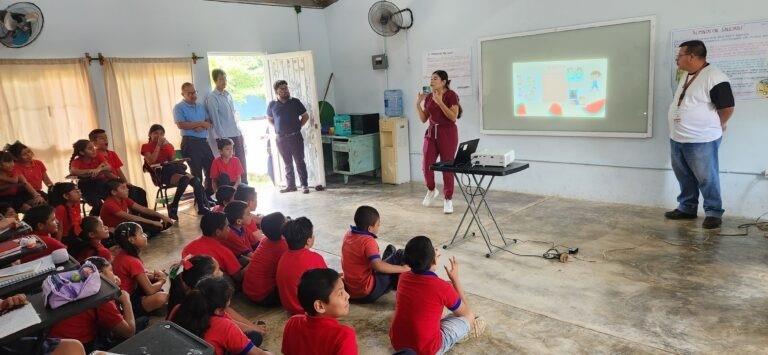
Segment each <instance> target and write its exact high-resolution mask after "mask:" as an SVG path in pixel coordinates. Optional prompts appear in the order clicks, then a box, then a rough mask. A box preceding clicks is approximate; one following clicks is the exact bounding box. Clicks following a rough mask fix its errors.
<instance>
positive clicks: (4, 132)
mask: <svg viewBox="0 0 768 355" xmlns="http://www.w3.org/2000/svg"><path fill="white" fill-rule="evenodd" d="M97 126H98V119H97V117H96V105H95V101H94V97H93V90H92V88H91V84H90V80H89V77H88V65H87V63H86V62H85V59H0V127H2V129H0V143H2V144H6V143H12V142H15V141H16V140H19V141H21V142H22V143H24V144H26V145H27V146H28V147H30V149H32V151H33V152H34V153H35V155H36V158H37V159H39V160H41V161H43V163H45V166H46V168H47V169H48V175H49V176H50V177H51V180H53V181H54V182H55V181H63V180H64V177H65V176H67V175H68V174H69V159H70V157H71V156H72V143H74V142H75V141H76V140H78V139H81V138H87V136H88V132H90V131H91V130H92V129H94V128H96V127H97Z"/></svg>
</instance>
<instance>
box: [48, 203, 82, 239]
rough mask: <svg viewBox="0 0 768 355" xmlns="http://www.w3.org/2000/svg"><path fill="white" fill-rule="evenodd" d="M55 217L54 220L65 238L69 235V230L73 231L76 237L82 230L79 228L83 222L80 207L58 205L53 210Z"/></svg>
mask: <svg viewBox="0 0 768 355" xmlns="http://www.w3.org/2000/svg"><path fill="white" fill-rule="evenodd" d="M53 213H54V214H55V215H56V219H57V220H58V221H59V224H60V225H61V230H63V231H64V235H63V236H62V238H63V237H65V236H67V234H68V233H69V231H70V230H74V232H75V234H76V235H79V234H80V232H81V231H82V228H81V227H80V223H81V222H82V221H83V215H82V213H81V212H80V206H79V205H76V206H71V205H70V206H67V205H66V204H65V205H58V206H56V208H55V209H54V212H53Z"/></svg>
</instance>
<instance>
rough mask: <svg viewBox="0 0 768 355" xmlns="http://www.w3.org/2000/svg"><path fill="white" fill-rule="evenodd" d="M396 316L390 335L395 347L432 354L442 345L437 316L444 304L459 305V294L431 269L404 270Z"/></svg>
mask: <svg viewBox="0 0 768 355" xmlns="http://www.w3.org/2000/svg"><path fill="white" fill-rule="evenodd" d="M396 294H397V298H396V302H395V316H394V317H393V319H392V326H391V327H390V328H389V339H390V341H391V342H392V347H393V348H395V349H403V348H410V349H413V350H415V351H416V352H417V353H419V354H434V353H435V352H437V351H438V350H440V346H441V345H442V341H443V338H442V334H441V333H440V320H441V319H442V317H443V307H446V308H448V309H449V310H451V311H455V310H457V309H459V306H461V298H460V297H459V294H458V293H457V292H456V289H454V288H453V284H451V283H450V282H447V281H444V280H442V279H440V278H439V277H437V275H436V274H435V273H433V272H431V271H427V272H425V273H420V274H416V273H414V272H411V271H409V272H404V273H402V274H400V280H399V281H398V283H397V293H396Z"/></svg>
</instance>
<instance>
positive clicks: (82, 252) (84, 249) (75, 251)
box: [63, 216, 112, 263]
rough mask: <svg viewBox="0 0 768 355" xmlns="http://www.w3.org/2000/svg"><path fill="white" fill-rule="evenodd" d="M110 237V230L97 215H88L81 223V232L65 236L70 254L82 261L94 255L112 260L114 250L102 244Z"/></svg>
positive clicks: (65, 242)
mask: <svg viewBox="0 0 768 355" xmlns="http://www.w3.org/2000/svg"><path fill="white" fill-rule="evenodd" d="M107 238H109V230H107V227H106V226H105V225H104V223H102V222H101V218H99V217H96V216H86V217H85V218H83V222H82V223H81V224H80V234H79V235H77V236H67V237H64V240H63V242H64V244H66V245H67V251H68V252H69V255H72V257H74V258H75V260H77V262H79V263H82V262H84V261H85V259H88V258H90V257H92V256H98V257H101V258H104V259H105V260H106V261H111V260H112V252H110V251H109V249H107V247H105V246H104V244H102V240H105V239H107Z"/></svg>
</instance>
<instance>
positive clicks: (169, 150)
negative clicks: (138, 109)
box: [141, 124, 210, 221]
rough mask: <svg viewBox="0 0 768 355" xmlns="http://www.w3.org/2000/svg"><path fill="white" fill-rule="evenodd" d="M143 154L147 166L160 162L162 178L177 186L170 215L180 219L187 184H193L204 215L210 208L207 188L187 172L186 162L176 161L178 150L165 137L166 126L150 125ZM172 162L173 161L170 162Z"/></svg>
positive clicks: (199, 211) (197, 202) (169, 184)
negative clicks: (179, 213)
mask: <svg viewBox="0 0 768 355" xmlns="http://www.w3.org/2000/svg"><path fill="white" fill-rule="evenodd" d="M141 155H142V156H144V164H145V168H148V169H153V168H152V167H151V166H152V165H156V164H160V165H161V169H160V175H161V176H160V180H161V181H162V183H163V184H165V185H168V186H176V192H175V193H174V195H173V201H172V202H171V203H170V204H169V205H168V217H171V219H174V220H177V221H178V220H179V215H178V212H179V201H181V196H183V195H184V191H185V190H186V189H187V186H189V185H191V186H192V190H193V191H194V194H195V204H196V205H197V214H198V215H204V214H206V213H208V212H210V210H208V198H207V197H206V196H205V188H204V187H203V185H202V184H201V183H200V180H198V179H197V178H195V177H194V176H192V174H189V173H187V166H186V165H185V164H184V163H179V162H176V163H174V162H173V160H174V157H175V155H176V150H174V149H173V145H171V143H168V141H167V140H166V139H165V128H163V126H161V125H159V124H153V125H152V126H151V127H149V142H147V143H144V144H143V145H142V146H141ZM168 162H171V163H168Z"/></svg>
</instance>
